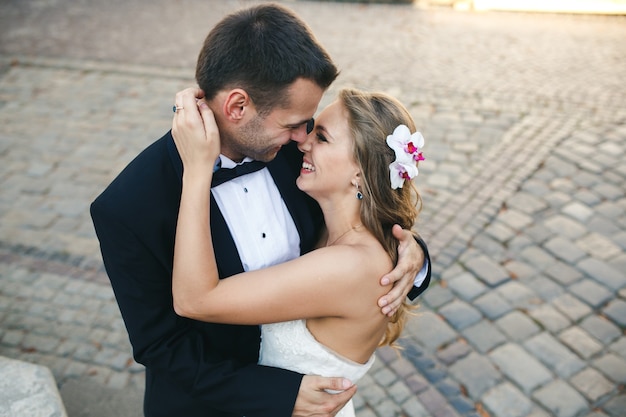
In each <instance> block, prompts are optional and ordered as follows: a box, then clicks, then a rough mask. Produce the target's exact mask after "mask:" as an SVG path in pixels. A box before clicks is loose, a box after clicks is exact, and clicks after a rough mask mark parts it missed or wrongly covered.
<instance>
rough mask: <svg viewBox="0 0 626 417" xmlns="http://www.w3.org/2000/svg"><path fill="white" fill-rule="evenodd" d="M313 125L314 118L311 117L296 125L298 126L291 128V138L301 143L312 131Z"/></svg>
mask: <svg viewBox="0 0 626 417" xmlns="http://www.w3.org/2000/svg"><path fill="white" fill-rule="evenodd" d="M313 126H315V120H313V119H311V120H309V121H308V122H306V123H304V124H302V125H301V126H298V128H296V129H294V130H293V133H292V135H291V140H293V141H294V142H298V143H302V142H304V141H305V140H306V138H307V137H308V136H309V133H311V132H312V131H313Z"/></svg>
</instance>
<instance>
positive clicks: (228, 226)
mask: <svg viewBox="0 0 626 417" xmlns="http://www.w3.org/2000/svg"><path fill="white" fill-rule="evenodd" d="M336 76H337V69H336V67H335V66H334V64H333V63H332V61H331V60H330V58H329V56H328V54H327V53H326V52H325V51H324V49H323V48H322V47H321V46H320V45H319V44H318V43H317V42H316V41H315V39H314V37H313V35H312V34H311V33H310V31H309V29H308V28H307V27H306V25H305V24H304V23H303V22H302V21H301V20H300V19H299V18H297V17H296V16H295V15H293V14H292V13H291V12H290V11H288V10H287V9H285V8H283V7H280V6H276V5H261V6H256V7H252V8H249V9H245V10H242V11H240V12H237V13H234V14H232V15H230V16H227V17H226V18H224V19H223V20H222V21H221V22H219V23H218V24H217V26H216V27H215V28H214V29H213V30H212V31H211V32H210V33H209V35H208V37H207V38H206V40H205V43H204V46H203V48H202V51H201V53H200V56H199V58H198V65H197V69H196V79H197V82H198V84H199V86H200V89H201V90H186V92H184V93H181V94H179V95H178V96H177V101H176V107H178V110H177V111H178V112H182V114H179V115H178V117H181V116H182V118H184V120H183V122H185V123H191V124H192V125H195V126H197V127H199V126H201V120H200V118H199V114H197V109H196V108H195V98H196V97H201V96H202V95H204V96H205V98H206V99H207V100H213V102H215V103H219V106H217V107H219V108H217V107H216V108H214V109H213V111H214V113H215V114H216V119H217V120H218V125H219V128H220V132H222V134H223V137H222V143H223V149H224V150H225V151H224V153H225V154H226V153H228V156H230V158H228V157H227V156H226V155H222V157H221V165H222V169H224V168H228V167H231V166H235V165H238V162H240V161H241V160H243V161H244V162H245V161H246V160H248V159H250V158H252V159H256V160H260V161H265V162H268V164H267V166H266V167H265V168H262V169H261V170H259V171H256V172H254V173H250V174H247V177H245V179H246V181H247V182H248V183H249V184H250V186H249V187H246V188H243V189H241V188H240V189H238V190H236V191H237V192H239V193H251V195H259V197H258V198H259V200H258V201H257V203H255V205H254V207H250V206H243V205H242V204H241V203H239V202H238V200H237V195H236V194H234V193H235V191H233V192H232V193H222V194H221V195H218V196H217V198H216V199H213V200H212V201H211V204H212V205H213V207H212V209H211V230H212V237H213V242H214V247H215V251H216V258H217V260H218V266H219V271H220V276H222V277H227V276H230V275H233V274H235V273H238V272H242V271H243V270H244V269H246V270H248V269H256V268H259V267H262V266H263V265H264V263H276V262H281V261H284V260H286V259H289V258H292V257H294V256H298V255H300V254H301V253H304V252H307V251H309V250H311V249H312V248H313V245H314V244H315V242H316V240H317V238H318V234H319V231H320V230H321V229H322V228H323V224H322V216H321V212H320V210H319V207H317V205H316V204H315V203H314V201H313V200H312V199H310V198H308V197H307V196H306V195H305V194H303V193H301V192H300V191H299V190H298V189H297V188H296V186H295V182H294V179H295V178H296V177H297V175H298V172H299V169H300V166H301V162H302V157H301V154H300V153H299V152H298V150H297V148H296V146H295V145H296V142H300V141H302V140H304V138H305V137H306V135H307V133H308V131H307V129H308V126H309V125H310V120H311V118H312V116H313V114H314V113H315V111H316V109H317V105H318V103H319V101H320V99H321V97H322V94H323V93H324V91H325V90H326V89H327V88H328V86H329V85H330V84H331V83H332V82H333V81H334V79H335V78H336ZM200 128H201V127H200ZM283 145H284V146H283ZM248 157H249V158H248ZM181 179H182V163H181V160H180V157H179V155H178V152H177V150H176V147H175V145H174V142H173V140H172V135H171V132H168V133H166V134H165V136H163V137H162V138H161V139H159V140H157V141H156V142H154V143H153V144H152V145H150V146H149V147H148V148H147V149H145V150H144V151H143V152H142V153H141V154H139V155H138V156H137V157H136V158H135V159H134V160H133V161H132V162H131V163H130V164H129V165H128V166H127V167H126V168H125V169H124V170H123V171H122V172H121V173H120V174H119V176H118V177H117V178H116V179H115V180H114V181H113V182H112V183H111V184H110V185H109V186H108V187H107V189H106V190H105V191H104V192H103V193H102V194H101V195H100V196H99V197H98V198H97V199H96V200H95V201H94V202H93V204H92V206H91V215H92V218H93V222H94V226H95V229H96V233H97V235H98V239H99V240H100V246H101V250H102V256H103V259H104V264H105V267H106V270H107V273H108V275H109V279H110V280H111V285H112V287H113V290H114V292H115V296H116V299H117V302H118V305H119V307H120V311H121V313H122V317H123V319H124V323H125V325H126V328H127V330H128V333H129V336H130V341H131V344H132V346H133V354H134V357H135V359H136V360H137V362H139V363H142V364H143V365H145V367H146V391H145V399H144V413H145V415H146V416H148V417H158V416H186V417H196V416H197V417H200V416H203V417H206V416H213V417H235V416H242V415H245V416H248V417H253V416H278V417H280V416H291V415H298V416H308V415H314V414H315V415H334V413H336V412H337V410H339V409H340V408H341V407H343V405H344V404H345V403H346V402H347V401H348V400H349V399H350V398H351V397H352V395H353V394H354V392H355V387H351V388H350V389H347V390H346V391H345V392H343V393H341V394H336V395H331V394H327V393H326V392H324V389H341V388H342V385H341V384H342V382H343V381H342V379H341V378H321V377H315V376H303V375H300V374H297V373H294V372H291V371H287V370H283V369H276V368H270V367H263V366H259V365H257V364H256V362H257V359H258V349H259V329H258V326H234V325H223V324H212V323H203V322H198V321H194V320H189V319H185V318H182V317H179V316H177V315H176V313H175V312H174V309H173V306H172V291H171V274H172V262H173V249H174V237H175V231H176V219H177V214H178V206H179V203H180V193H181ZM226 185H228V184H226ZM257 187H261V188H262V189H263V190H269V193H270V194H267V195H266V194H265V193H262V195H260V194H258V189H257ZM220 188H222V189H223V188H224V187H220ZM248 188H250V189H248ZM255 192H257V194H254V193H255ZM271 193H273V194H275V195H276V198H272V197H271ZM243 219H245V220H246V221H247V224H246V223H244V222H243ZM405 235H408V233H405ZM411 242H413V240H412V239H410V238H407V237H406V236H405V238H404V239H403V243H404V246H407V247H408V249H406V252H403V253H404V258H401V261H400V262H401V263H402V264H403V265H404V266H403V267H401V266H400V265H399V266H398V267H397V271H396V272H395V273H393V274H391V275H392V280H396V279H398V278H399V277H400V276H402V275H404V278H403V279H402V280H401V281H402V282H406V281H407V278H406V277H407V276H408V277H409V279H410V280H412V279H413V277H414V276H415V275H416V273H417V270H419V269H420V267H421V264H422V259H421V255H422V254H421V251H419V250H418V249H417V245H415V244H414V243H411ZM409 243H411V244H409ZM423 247H424V250H425V246H423ZM407 254H408V255H407ZM401 255H402V254H401ZM426 256H427V254H426ZM407 258H419V259H418V262H415V260H414V259H407ZM428 269H429V267H428ZM428 272H429V271H428ZM294 279H297V277H294ZM428 280H429V275H428V277H427V278H426V279H425V280H424V281H422V282H421V285H420V286H419V287H416V288H414V289H413V290H412V292H411V294H412V295H413V296H416V295H417V294H418V293H420V292H421V291H423V289H425V288H426V286H427V285H428ZM403 285H404V284H403ZM395 287H396V288H394V290H392V292H393V294H390V295H388V297H389V298H390V299H392V300H395V301H396V302H397V301H398V299H399V298H400V299H401V298H403V297H404V294H405V293H406V292H405V291H403V289H402V288H401V286H400V287H399V286H398V285H396V286H395ZM406 287H407V290H408V285H407V286H406ZM399 288H400V289H399ZM391 304H393V302H392V303H391ZM344 388H345V387H344Z"/></svg>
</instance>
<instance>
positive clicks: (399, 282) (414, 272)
mask: <svg viewBox="0 0 626 417" xmlns="http://www.w3.org/2000/svg"><path fill="white" fill-rule="evenodd" d="M393 235H394V236H395V237H396V239H398V241H399V242H400V243H399V245H398V264H397V265H396V267H395V268H394V269H393V271H391V272H389V273H388V274H387V275H385V276H383V277H382V278H381V281H380V282H381V285H388V284H390V283H393V287H392V289H391V290H390V291H389V292H388V293H387V294H385V295H384V296H382V297H381V298H380V299H379V300H378V306H379V307H381V311H382V313H383V314H386V315H388V316H393V314H394V313H395V312H396V311H397V310H398V308H399V307H400V305H402V303H403V302H404V299H405V298H406V297H407V296H408V297H409V298H410V299H411V300H414V299H415V298H416V297H417V296H418V295H419V294H421V293H422V292H424V290H426V288H427V287H428V285H429V283H430V275H431V262H430V257H429V254H428V248H427V247H426V244H425V243H424V241H423V240H422V239H421V238H419V237H417V236H414V235H413V234H412V233H411V232H410V231H408V230H404V229H402V228H401V227H400V226H399V225H395V226H394V227H393Z"/></svg>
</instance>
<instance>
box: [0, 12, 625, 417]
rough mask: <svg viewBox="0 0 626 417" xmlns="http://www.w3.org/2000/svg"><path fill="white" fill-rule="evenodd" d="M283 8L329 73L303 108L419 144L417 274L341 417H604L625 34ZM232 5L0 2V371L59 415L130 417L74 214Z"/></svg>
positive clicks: (616, 390) (616, 368)
mask: <svg viewBox="0 0 626 417" xmlns="http://www.w3.org/2000/svg"><path fill="white" fill-rule="evenodd" d="M249 3H253V2H249ZM283 3H284V4H286V5H287V6H288V7H291V8H293V9H294V10H295V11H296V12H297V13H298V14H300V15H301V16H302V17H303V18H304V20H306V21H307V22H308V23H309V24H310V25H311V28H312V29H313V31H314V32H315V33H316V35H317V36H318V38H319V40H320V41H321V42H322V43H323V44H324V45H326V47H327V48H328V51H329V53H330V54H331V56H333V58H334V59H335V61H336V62H337V64H338V65H339V67H340V68H341V70H342V73H341V75H340V77H339V79H338V80H337V82H336V83H335V84H334V85H333V86H332V87H331V89H330V91H329V92H328V94H327V95H326V96H325V97H324V99H323V101H322V106H323V105H325V104H326V103H328V102H329V101H330V100H331V98H332V97H333V95H334V94H335V93H336V91H337V90H338V89H339V88H340V87H342V86H349V85H354V86H357V87H361V88H365V89H369V90H383V91H387V92H389V93H391V94H393V95H395V96H396V97H398V98H399V99H400V100H401V101H402V102H404V103H406V105H407V107H408V108H409V110H410V112H411V113H412V115H413V117H414V119H415V121H416V124H417V126H418V127H419V130H420V131H421V132H422V133H423V134H424V137H425V138H426V152H425V153H426V158H427V159H426V161H424V163H423V164H421V166H420V177H419V178H418V181H417V185H418V188H419V189H420V192H421V194H422V197H423V200H424V208H423V211H422V213H421V215H420V219H419V221H418V224H417V226H416V229H417V230H418V231H419V232H420V233H421V234H422V235H423V236H424V237H425V238H426V240H427V242H428V244H429V248H430V251H431V256H432V259H433V273H434V279H433V283H432V284H431V288H430V289H429V290H428V292H427V293H426V294H424V295H423V296H422V297H421V299H420V304H421V306H420V309H419V310H418V312H417V315H416V317H414V318H412V319H411V320H410V321H409V323H408V324H407V327H406V329H405V333H404V337H403V338H402V341H401V344H402V346H403V348H404V349H403V350H401V351H399V353H398V352H396V351H393V350H391V349H381V350H380V352H379V353H378V359H379V360H378V361H377V362H376V367H375V368H374V369H372V372H370V373H369V374H368V375H367V376H366V377H365V378H364V380H363V382H362V383H361V384H360V389H359V393H358V394H357V397H356V399H355V404H356V406H357V410H358V412H357V414H358V415H359V416H360V417H390V416H398V417H399V416H402V415H404V416H411V417H413V416H415V417H423V416H437V417H439V416H442V417H443V416H463V417H469V416H472V417H474V416H478V415H486V414H488V415H490V416H492V417H499V416H509V415H515V416H520V417H547V416H564V417H570V416H571V417H583V416H594V417H600V416H610V417H618V416H623V415H624V411H625V410H626V396H625V395H624V393H623V389H622V388H620V387H623V385H624V384H625V383H626V337H625V336H624V331H625V329H626V273H625V272H624V271H626V168H625V164H624V163H623V159H624V155H626V127H625V126H626V107H625V106H624V103H626V89H625V88H624V86H623V85H624V82H623V80H624V78H625V77H626V49H624V46H623V45H624V43H623V39H625V38H626V20H625V18H624V17H620V16H616V17H609V16H573V15H557V14H539V15H537V14H530V13H519V14H515V13H492V12H484V13H473V12H465V13H461V12H455V11H453V10H451V9H447V8H430V9H429V8H423V7H421V6H420V7H415V6H390V5H363V4H348V3H334V2H316V1H293V0H286V1H284V2H283ZM424 3H425V2H420V5H423V4H424ZM241 4H242V2H240V1H237V0H226V1H217V0H211V1H200V0H187V1H185V2H183V3H180V2H166V1H163V0H156V1H147V0H138V1H134V2H124V1H122V0H112V1H108V2H90V3H89V4H87V3H85V2H70V1H68V0H59V1H57V2H4V3H1V4H0V160H1V162H2V163H0V355H2V356H5V357H9V358H14V359H20V360H23V361H27V362H33V363H36V364H39V365H44V366H47V367H48V368H49V369H50V370H51V371H52V374H53V375H54V377H55V379H56V381H57V384H58V385H59V388H60V393H61V395H62V397H63V399H64V401H65V403H66V407H67V410H68V414H69V415H72V416H76V417H86V416H98V417H105V416H108V415H126V416H135V415H140V413H141V404H140V402H141V392H142V390H143V384H144V382H143V376H144V374H143V368H142V366H141V365H138V364H136V363H134V362H133V360H132V355H131V349H130V344H129V342H128V337H127V334H126V331H125V328H124V324H123V322H122V320H121V318H120V315H119V311H118V309H117V306H116V304H115V301H114V297H113V294H112V291H111V288H110V286H109V284H108V279H107V278H106V275H105V273H104V270H103V267H102V265H101V259H100V255H99V249H98V243H97V240H96V239H95V236H94V233H93V229H92V226H91V222H90V219H89V214H88V210H87V209H88V205H89V202H90V201H91V200H92V199H93V198H94V197H95V196H96V195H97V194H98V193H99V192H100V191H101V190H102V189H103V188H104V186H105V185H106V184H107V183H108V182H109V181H110V180H111V179H112V178H113V177H114V176H115V175H116V174H117V173H118V172H119V171H120V170H121V169H122V168H123V167H124V166H125V165H126V163H127V162H128V161H130V160H131V159H132V158H133V157H134V156H135V155H136V154H137V153H138V152H139V151H140V150H141V149H143V148H144V147H145V146H146V145H148V144H149V143H150V142H151V141H153V140H154V139H155V138H157V137H160V136H161V135H162V133H163V132H164V131H165V130H167V129H168V128H169V126H170V123H171V103H172V98H173V95H174V93H175V92H176V91H178V90H179V89H182V88H184V87H186V86H188V85H190V84H192V83H193V68H194V61H195V59H196V56H197V52H198V48H199V46H200V43H201V41H202V39H203V38H204V36H205V35H206V32H207V31H208V30H209V28H210V26H212V25H213V24H214V23H215V22H216V21H217V20H218V19H219V18H220V17H221V16H223V15H224V14H225V13H228V12H229V11H232V10H234V9H235V8H237V7H239V6H241ZM246 4H248V3H247V2H246ZM154 22H167V23H168V25H164V26H162V27H166V28H167V29H163V30H161V29H154V28H155V25H154ZM159 27H161V26H159ZM138 28H142V29H141V30H140V29H138ZM143 28H150V29H145V30H144V29H143ZM172 33H176V36H172ZM86 401H88V402H89V403H90V404H92V405H93V408H91V409H88V408H86V407H85V402H86ZM512 405H514V406H512Z"/></svg>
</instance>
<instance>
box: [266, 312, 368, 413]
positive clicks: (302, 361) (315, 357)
mask: <svg viewBox="0 0 626 417" xmlns="http://www.w3.org/2000/svg"><path fill="white" fill-rule="evenodd" d="M261 335H262V339H261V351H260V354H259V364H261V365H265V366H273V367H276V368H283V369H289V370H291V371H295V372H298V373H301V374H305V375H320V376H327V377H344V378H348V379H349V380H350V381H352V382H353V383H354V382H356V381H357V380H358V379H359V378H361V377H362V376H363V375H365V373H366V372H367V371H368V370H369V369H370V367H371V366H372V364H373V363H374V357H375V356H374V355H372V357H371V358H370V359H369V360H368V361H367V363H365V364H361V363H357V362H354V361H352V360H350V359H348V358H345V357H343V356H341V355H339V354H338V353H335V352H333V351H332V350H331V349H329V348H328V347H326V346H324V345H323V344H321V343H320V342H318V341H317V340H315V338H314V337H313V335H312V334H311V333H310V332H309V330H308V329H307V327H306V321H305V320H293V321H286V322H281V323H272V324H264V325H262V326H261ZM354 416H355V413H354V406H353V404H352V401H350V402H348V404H346V406H345V407H344V408H342V409H341V411H339V413H338V414H337V417H354Z"/></svg>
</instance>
